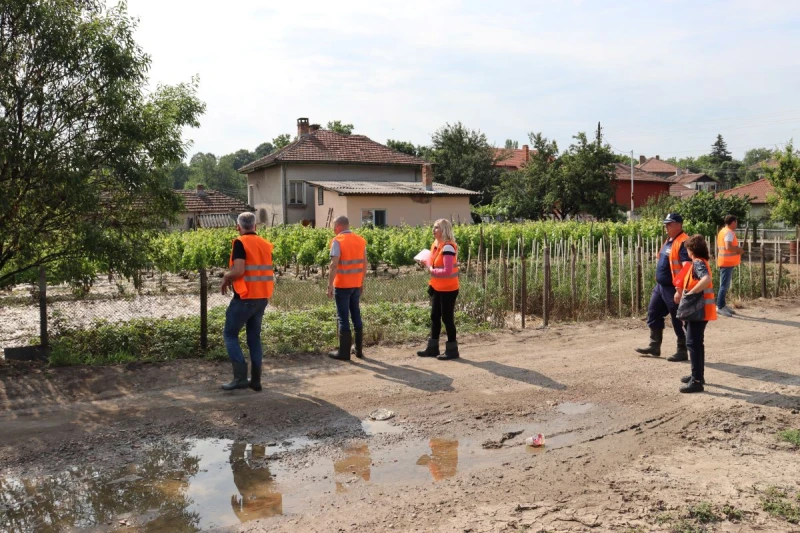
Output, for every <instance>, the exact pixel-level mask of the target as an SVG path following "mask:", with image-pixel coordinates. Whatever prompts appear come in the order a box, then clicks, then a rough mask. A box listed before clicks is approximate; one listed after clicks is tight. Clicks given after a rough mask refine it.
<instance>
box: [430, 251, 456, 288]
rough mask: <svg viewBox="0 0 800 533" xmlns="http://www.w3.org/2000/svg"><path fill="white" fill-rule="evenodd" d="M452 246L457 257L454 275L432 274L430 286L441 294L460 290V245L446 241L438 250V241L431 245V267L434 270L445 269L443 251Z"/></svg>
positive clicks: (454, 260) (454, 259)
mask: <svg viewBox="0 0 800 533" xmlns="http://www.w3.org/2000/svg"><path fill="white" fill-rule="evenodd" d="M448 244H449V245H451V246H452V247H453V248H454V249H455V251H456V256H455V257H454V258H453V272H452V274H431V280H430V282H429V285H430V286H431V287H432V288H433V290H435V291H439V292H452V291H457V290H458V245H457V244H456V243H454V242H453V241H446V242H443V243H442V246H441V247H440V248H436V241H433V244H431V266H432V267H433V268H444V255H442V250H444V247H445V246H446V245H448Z"/></svg>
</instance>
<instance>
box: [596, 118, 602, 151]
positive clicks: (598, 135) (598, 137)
mask: <svg viewBox="0 0 800 533" xmlns="http://www.w3.org/2000/svg"><path fill="white" fill-rule="evenodd" d="M601 139H602V128H601V127H600V122H598V123H597V147H598V148H600V144H601V142H602V141H601Z"/></svg>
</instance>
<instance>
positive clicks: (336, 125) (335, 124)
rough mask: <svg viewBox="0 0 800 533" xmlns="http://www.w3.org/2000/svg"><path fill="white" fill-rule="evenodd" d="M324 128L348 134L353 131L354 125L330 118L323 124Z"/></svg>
mask: <svg viewBox="0 0 800 533" xmlns="http://www.w3.org/2000/svg"><path fill="white" fill-rule="evenodd" d="M325 129H326V130H330V131H333V132H336V133H342V134H344V135H350V134H351V133H353V129H354V127H353V125H352V124H342V121H341V120H331V121H329V122H328V125H327V126H325Z"/></svg>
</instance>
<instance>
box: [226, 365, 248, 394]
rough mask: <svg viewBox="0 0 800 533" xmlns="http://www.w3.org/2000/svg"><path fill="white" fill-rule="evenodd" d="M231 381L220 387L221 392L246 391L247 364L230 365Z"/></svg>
mask: <svg viewBox="0 0 800 533" xmlns="http://www.w3.org/2000/svg"><path fill="white" fill-rule="evenodd" d="M232 365H233V381H231V382H230V383H226V384H225V385H223V386H222V390H236V389H246V388H247V387H249V386H250V384H249V383H248V382H247V363H232Z"/></svg>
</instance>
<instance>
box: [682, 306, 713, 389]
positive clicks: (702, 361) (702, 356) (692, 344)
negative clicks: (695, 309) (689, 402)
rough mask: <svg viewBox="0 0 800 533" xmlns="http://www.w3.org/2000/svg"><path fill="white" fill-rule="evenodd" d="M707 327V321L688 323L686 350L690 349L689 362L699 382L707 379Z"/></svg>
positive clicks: (693, 375)
mask: <svg viewBox="0 0 800 533" xmlns="http://www.w3.org/2000/svg"><path fill="white" fill-rule="evenodd" d="M707 325H708V321H707V320H701V321H698V322H686V348H688V349H689V360H690V361H691V363H692V377H693V378H694V379H696V380H698V381H702V380H703V379H704V378H705V369H706V345H705V335H706V326H707Z"/></svg>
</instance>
